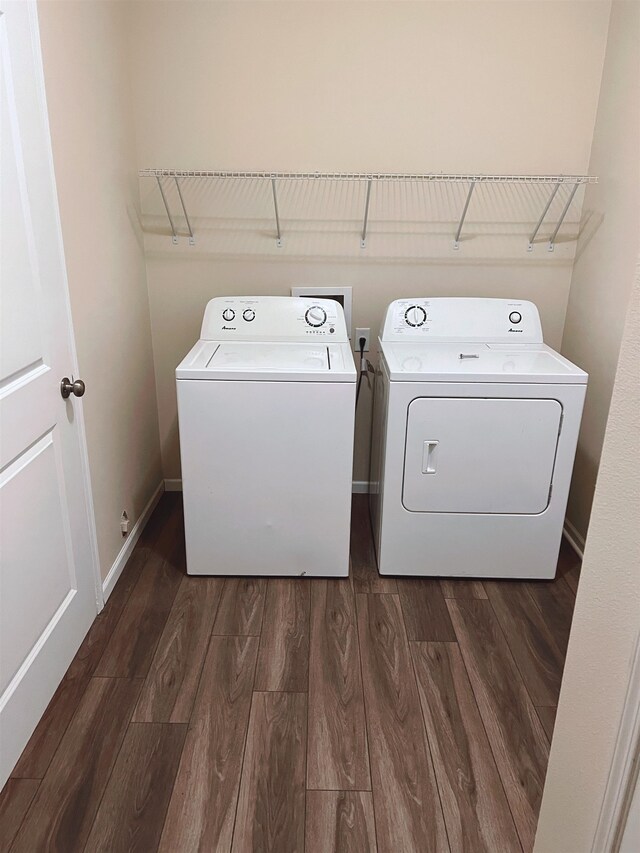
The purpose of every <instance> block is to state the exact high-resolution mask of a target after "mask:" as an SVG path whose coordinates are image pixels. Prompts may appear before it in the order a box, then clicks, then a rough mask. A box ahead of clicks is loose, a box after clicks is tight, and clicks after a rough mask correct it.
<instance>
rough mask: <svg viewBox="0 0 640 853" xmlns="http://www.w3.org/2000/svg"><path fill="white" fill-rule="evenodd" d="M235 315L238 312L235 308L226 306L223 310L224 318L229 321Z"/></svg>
mask: <svg viewBox="0 0 640 853" xmlns="http://www.w3.org/2000/svg"><path fill="white" fill-rule="evenodd" d="M235 316H236V312H235V311H234V310H233V308H225V309H224V311H223V312H222V319H223V320H226V322H227V323H230V322H231V321H232V320H233V318H234V317H235Z"/></svg>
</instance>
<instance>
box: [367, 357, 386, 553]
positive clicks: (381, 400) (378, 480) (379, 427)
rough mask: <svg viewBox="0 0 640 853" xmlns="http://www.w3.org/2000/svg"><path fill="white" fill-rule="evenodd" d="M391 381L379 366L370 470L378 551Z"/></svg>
mask: <svg viewBox="0 0 640 853" xmlns="http://www.w3.org/2000/svg"><path fill="white" fill-rule="evenodd" d="M388 388H389V383H388V380H386V377H385V375H384V373H383V367H382V366H379V367H378V369H377V370H376V374H375V382H374V396H373V419H372V426H371V461H370V471H369V513H370V516H371V527H372V531H373V539H374V544H375V549H376V553H377V552H378V549H379V543H380V528H381V524H382V500H383V492H384V457H385V453H384V451H385V444H386V429H387V415H388V394H387V392H388Z"/></svg>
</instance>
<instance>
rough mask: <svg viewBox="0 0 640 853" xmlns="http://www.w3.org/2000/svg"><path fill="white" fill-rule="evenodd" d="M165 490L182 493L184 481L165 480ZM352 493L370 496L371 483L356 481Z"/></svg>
mask: <svg viewBox="0 0 640 853" xmlns="http://www.w3.org/2000/svg"><path fill="white" fill-rule="evenodd" d="M164 490H165V492H181V491H182V480H180V479H175V480H165V481H164ZM351 491H352V492H353V494H354V495H368V494H369V481H368V480H354V481H353V483H352V486H351Z"/></svg>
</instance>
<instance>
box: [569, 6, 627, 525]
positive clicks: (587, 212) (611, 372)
mask: <svg viewBox="0 0 640 853" xmlns="http://www.w3.org/2000/svg"><path fill="white" fill-rule="evenodd" d="M639 45H640V3H638V2H637V0H631V2H628V0H615V2H614V3H613V7H612V13H611V23H610V30H609V39H608V45H607V53H606V58H605V65H604V72H603V77H602V89H601V92H600V101H599V104H598V113H597V118H596V126H595V132H594V139H593V148H592V152H591V162H590V164H589V170H590V172H591V173H592V174H596V175H599V176H600V183H599V184H597V185H594V186H591V187H589V188H588V189H587V192H586V195H585V201H584V205H583V224H582V234H581V236H580V239H579V241H578V250H577V257H576V261H575V266H574V269H573V276H572V279H571V292H570V297H569V305H568V309H567V317H566V324H565V330H564V337H563V340H562V352H563V353H564V354H565V355H566V356H567V358H569V359H571V360H572V361H576V362H577V363H578V364H579V365H580V366H581V367H582V368H584V370H586V371H588V373H589V387H588V390H587V399H586V404H585V410H584V416H583V421H582V430H581V433H580V441H579V445H578V452H577V456H576V465H575V469H574V475H573V485H572V489H571V495H570V497H569V506H568V509H567V517H568V519H569V521H570V522H571V524H572V525H573V526H574V528H575V529H576V531H577V533H578V535H579V537H582V539H583V540H584V537H585V535H586V532H587V527H588V524H589V512H590V510H591V501H592V499H593V490H594V487H595V482H596V476H597V473H598V464H599V462H600V452H601V450H602V442H603V438H604V432H605V426H606V423H607V413H608V410H609V401H610V399H611V391H612V388H613V380H614V377H615V372H616V364H617V362H618V351H619V347H620V336H621V334H622V328H623V324H624V318H625V314H626V308H627V303H628V300H629V292H630V289H631V282H632V279H633V269H634V264H635V262H636V258H637V252H638V235H639V234H640V191H639V190H638V187H639V186H640V49H639Z"/></svg>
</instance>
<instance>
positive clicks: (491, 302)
mask: <svg viewBox="0 0 640 853" xmlns="http://www.w3.org/2000/svg"><path fill="white" fill-rule="evenodd" d="M381 338H382V340H383V341H405V340H407V341H409V340H421V341H440V342H444V341H469V342H471V341H483V342H486V343H536V344H539V343H542V326H541V325H540V315H539V314H538V309H537V308H536V306H535V305H534V304H533V302H527V301H525V300H520V299H479V298H476V297H462V296H461V297H434V298H433V299H430V298H425V297H422V296H420V297H415V298H413V299H397V300H396V301H395V302H392V303H391V305H389V307H388V309H387V316H386V319H385V322H384V328H383V331H382V335H381Z"/></svg>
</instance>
